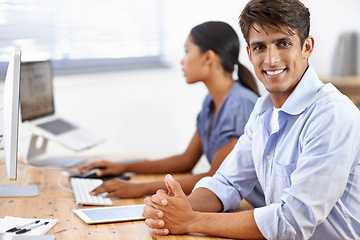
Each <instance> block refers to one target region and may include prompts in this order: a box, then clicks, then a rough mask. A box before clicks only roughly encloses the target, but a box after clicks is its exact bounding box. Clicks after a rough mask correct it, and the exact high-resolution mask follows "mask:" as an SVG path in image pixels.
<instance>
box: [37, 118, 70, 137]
mask: <svg viewBox="0 0 360 240" xmlns="http://www.w3.org/2000/svg"><path fill="white" fill-rule="evenodd" d="M38 127H41V128H43V129H45V130H47V131H49V132H51V133H53V134H55V135H60V134H62V133H65V132H68V131H70V130H72V129H74V128H75V126H73V125H71V124H70V123H68V122H65V121H63V120H61V119H55V120H52V121H50V122H46V123H42V124H38Z"/></svg>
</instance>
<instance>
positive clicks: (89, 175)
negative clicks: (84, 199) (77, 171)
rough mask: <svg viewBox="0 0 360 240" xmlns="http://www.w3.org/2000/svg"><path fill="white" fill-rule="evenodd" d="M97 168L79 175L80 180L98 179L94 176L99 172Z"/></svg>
mask: <svg viewBox="0 0 360 240" xmlns="http://www.w3.org/2000/svg"><path fill="white" fill-rule="evenodd" d="M99 170H100V169H99V168H93V169H90V170H89V171H87V172H86V173H82V174H81V175H80V177H81V178H99V177H98V176H96V173H97V172H98V171H99Z"/></svg>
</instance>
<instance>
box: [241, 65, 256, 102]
mask: <svg viewBox="0 0 360 240" xmlns="http://www.w3.org/2000/svg"><path fill="white" fill-rule="evenodd" d="M237 65H238V79H239V80H238V81H239V83H240V84H241V85H243V86H244V87H246V88H248V89H250V90H251V91H253V92H254V93H256V95H258V96H260V93H259V90H258V87H257V84H256V81H255V78H254V76H253V75H252V74H251V72H250V71H249V70H248V69H247V68H246V67H245V66H244V65H242V64H241V63H240V62H239V61H237Z"/></svg>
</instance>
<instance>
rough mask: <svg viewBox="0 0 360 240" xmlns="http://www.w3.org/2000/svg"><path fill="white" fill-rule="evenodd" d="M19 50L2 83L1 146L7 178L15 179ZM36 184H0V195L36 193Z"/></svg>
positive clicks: (14, 55)
mask: <svg viewBox="0 0 360 240" xmlns="http://www.w3.org/2000/svg"><path fill="white" fill-rule="evenodd" d="M20 63H21V50H18V49H15V51H14V53H13V54H12V56H11V59H10V61H9V65H8V69H7V72H6V78H5V83H4V100H3V114H2V115H3V148H4V156H5V165H6V169H7V176H8V179H9V180H16V179H17V160H18V130H19V109H20V106H19V99H20ZM38 194H39V193H38V188H37V186H36V185H28V186H25V185H0V197H21V196H36V195H38Z"/></svg>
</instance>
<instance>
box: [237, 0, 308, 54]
mask: <svg viewBox="0 0 360 240" xmlns="http://www.w3.org/2000/svg"><path fill="white" fill-rule="evenodd" d="M253 23H257V24H259V25H260V26H261V27H262V28H263V29H264V31H265V32H266V28H265V27H269V28H274V27H275V28H276V29H278V30H281V27H284V28H285V29H286V30H287V33H288V34H290V35H295V34H296V33H297V34H298V35H299V38H300V44H301V48H302V47H303V44H304V42H305V39H306V38H307V37H308V36H309V31H310V12H309V9H308V8H306V7H305V6H304V4H302V3H301V2H300V1H299V0H271V1H269V0H252V1H250V2H249V3H248V4H247V5H246V6H245V8H244V10H243V11H242V13H241V15H240V17H239V24H240V28H241V32H242V33H243V35H244V38H245V40H246V43H247V44H248V45H249V30H250V28H252V24H253ZM294 31H296V32H294Z"/></svg>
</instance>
